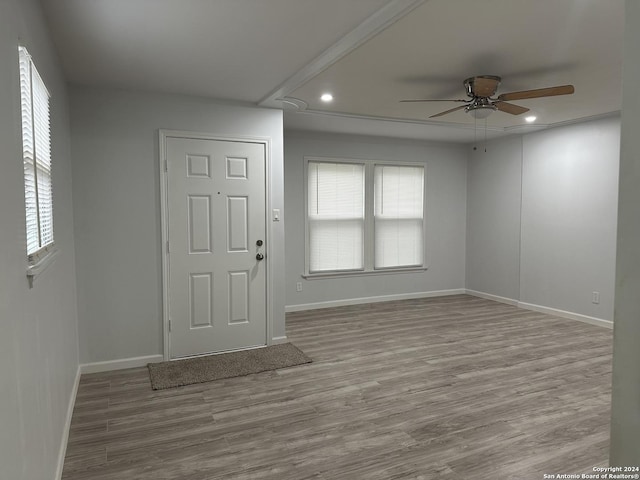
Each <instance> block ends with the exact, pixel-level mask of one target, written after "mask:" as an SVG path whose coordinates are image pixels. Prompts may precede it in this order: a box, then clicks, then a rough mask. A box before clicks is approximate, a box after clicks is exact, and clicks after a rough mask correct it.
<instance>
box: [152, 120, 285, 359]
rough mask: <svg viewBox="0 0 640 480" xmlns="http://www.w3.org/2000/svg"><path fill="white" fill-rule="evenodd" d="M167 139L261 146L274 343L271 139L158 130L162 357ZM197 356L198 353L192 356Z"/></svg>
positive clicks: (269, 328) (269, 332) (269, 340)
mask: <svg viewBox="0 0 640 480" xmlns="http://www.w3.org/2000/svg"><path fill="white" fill-rule="evenodd" d="M169 138H183V139H193V140H214V141H222V142H239V143H255V144H260V145H262V146H263V147H264V162H265V165H264V167H265V212H264V214H265V227H266V228H265V230H266V232H265V235H266V238H265V244H266V245H265V259H264V261H265V263H266V265H265V267H266V272H265V281H266V291H265V295H266V312H265V315H266V330H265V337H266V338H265V341H266V345H272V344H273V315H272V311H271V310H272V291H273V290H272V289H273V287H272V285H273V278H272V275H273V269H272V266H271V239H272V238H273V232H272V228H273V223H272V222H271V221H270V215H269V212H271V210H272V207H271V205H272V203H271V139H270V138H269V137H255V136H245V135H220V134H213V133H202V132H189V131H182V130H167V129H159V130H158V141H159V145H158V147H159V148H158V167H159V171H160V230H161V244H160V252H161V257H162V332H163V333H162V336H163V357H164V360H165V361H168V360H171V356H170V348H171V344H170V336H169V251H168V248H167V245H168V241H169V217H168V215H169V203H168V202H169V183H168V182H169V179H168V175H167V166H168V161H167V140H168V139H169ZM195 356H197V355H195Z"/></svg>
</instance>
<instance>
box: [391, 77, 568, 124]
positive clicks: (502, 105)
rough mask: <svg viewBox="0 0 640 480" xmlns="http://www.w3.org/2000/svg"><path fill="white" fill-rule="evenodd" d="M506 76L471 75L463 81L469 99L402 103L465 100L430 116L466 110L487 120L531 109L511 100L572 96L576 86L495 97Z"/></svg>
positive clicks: (474, 116)
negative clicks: (497, 114)
mask: <svg viewBox="0 0 640 480" xmlns="http://www.w3.org/2000/svg"><path fill="white" fill-rule="evenodd" d="M501 81H502V79H501V78H500V77H498V76H496V75H478V76H475V77H469V78H467V79H466V80H465V81H464V82H462V83H463V85H464V87H465V90H466V93H467V97H469V100H459V99H458V100H439V99H425V100H401V102H462V103H465V104H466V105H462V106H459V107H455V108H452V109H450V110H445V111H444V112H440V113H436V114H435V115H431V116H430V117H429V118H435V117H440V116H442V115H447V114H448V113H452V112H455V111H458V110H464V111H465V112H466V113H468V114H469V115H471V116H472V117H473V118H474V119H485V118H487V117H488V116H489V115H491V114H492V113H493V112H495V111H496V110H500V111H501V112H504V113H508V114H511V115H521V114H523V113H525V112H528V111H529V109H528V108H526V107H521V106H520V105H515V104H513V103H507V101H510V100H525V99H532V98H541V97H554V96H557V95H571V94H572V93H573V92H574V91H575V89H574V87H573V85H561V86H557V87H548V88H539V89H536V90H523V91H520V92H509V93H503V94H501V95H498V97H494V96H495V94H496V92H497V91H498V86H499V85H500V82H501Z"/></svg>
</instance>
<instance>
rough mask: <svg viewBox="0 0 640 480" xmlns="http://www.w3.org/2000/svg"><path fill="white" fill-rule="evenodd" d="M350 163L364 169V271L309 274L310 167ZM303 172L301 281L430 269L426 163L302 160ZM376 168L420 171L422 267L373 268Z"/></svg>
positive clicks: (307, 157) (342, 159)
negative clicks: (402, 168) (323, 164)
mask: <svg viewBox="0 0 640 480" xmlns="http://www.w3.org/2000/svg"><path fill="white" fill-rule="evenodd" d="M310 162H313V163H332V164H333V163H349V164H358V165H363V166H364V231H363V237H364V238H363V259H364V262H363V263H364V267H363V268H362V269H358V270H330V271H323V272H311V271H310V222H309V163H310ZM303 163H304V168H303V196H304V202H303V209H304V212H303V214H304V243H305V246H304V273H303V274H302V278H305V279H309V280H311V279H319V278H340V277H358V276H367V275H385V274H398V273H416V272H423V271H425V270H427V269H428V268H429V262H428V257H427V252H428V249H427V164H426V162H405V161H394V160H379V159H369V158H345V157H319V156H304V162H303ZM376 166H383V167H384V166H391V167H420V168H422V169H423V170H422V171H423V173H422V265H412V266H407V267H378V268H376V267H375V205H374V200H375V185H374V169H375V167H376Z"/></svg>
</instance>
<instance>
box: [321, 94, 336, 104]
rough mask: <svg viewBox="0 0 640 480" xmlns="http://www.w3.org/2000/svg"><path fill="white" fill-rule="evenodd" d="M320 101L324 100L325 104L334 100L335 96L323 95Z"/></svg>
mask: <svg viewBox="0 0 640 480" xmlns="http://www.w3.org/2000/svg"><path fill="white" fill-rule="evenodd" d="M320 100H322V101H323V102H330V101H331V100H333V95H331V94H330V93H323V94H322V96H321V97H320Z"/></svg>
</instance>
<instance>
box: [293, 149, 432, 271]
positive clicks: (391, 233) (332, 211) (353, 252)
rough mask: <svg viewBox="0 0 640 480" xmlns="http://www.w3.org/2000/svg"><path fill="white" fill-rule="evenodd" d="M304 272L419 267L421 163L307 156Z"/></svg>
mask: <svg viewBox="0 0 640 480" xmlns="http://www.w3.org/2000/svg"><path fill="white" fill-rule="evenodd" d="M306 211H307V268H306V272H305V273H306V274H307V275H310V276H313V275H322V274H336V273H339V274H347V273H357V272H359V273H370V272H376V271H378V272H379V271H383V270H394V271H396V270H399V269H422V268H424V266H425V262H424V166H423V165H413V164H401V163H381V162H374V161H370V160H364V161H363V160H343V159H340V160H336V159H320V158H308V159H307V199H306Z"/></svg>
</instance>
